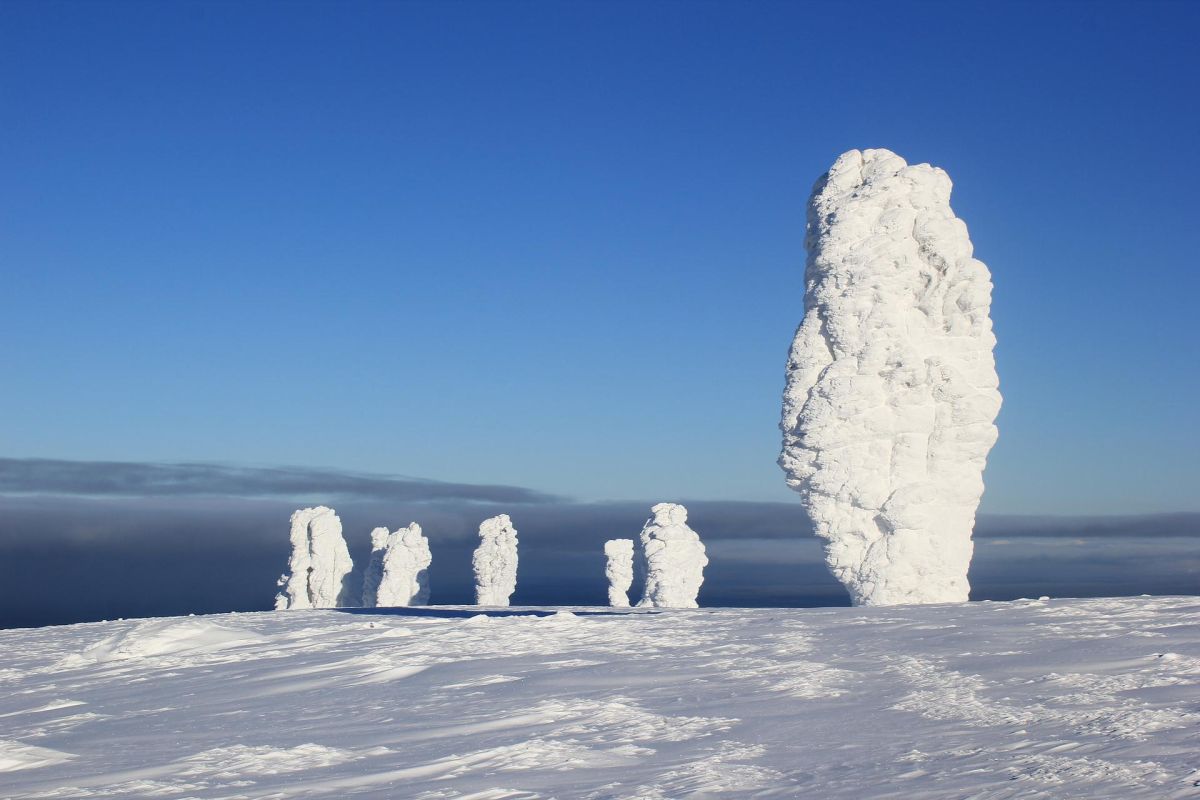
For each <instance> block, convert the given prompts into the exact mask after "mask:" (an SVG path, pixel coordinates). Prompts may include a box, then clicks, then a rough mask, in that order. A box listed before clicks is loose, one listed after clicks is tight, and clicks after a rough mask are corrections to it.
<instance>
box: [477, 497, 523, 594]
mask: <svg viewBox="0 0 1200 800" xmlns="http://www.w3.org/2000/svg"><path fill="white" fill-rule="evenodd" d="M471 568H472V569H473V570H474V572H475V602H476V603H478V604H479V605H481V606H506V605H508V600H509V598H510V597H512V593H513V592H515V591H516V590H517V529H516V528H514V527H513V524H512V520H510V519H509V518H508V514H500V515H498V516H495V517H491V518H489V519H485V520H484V521H483V522H481V523H480V524H479V547H477V548H475V553H474V554H473V555H472V556H471Z"/></svg>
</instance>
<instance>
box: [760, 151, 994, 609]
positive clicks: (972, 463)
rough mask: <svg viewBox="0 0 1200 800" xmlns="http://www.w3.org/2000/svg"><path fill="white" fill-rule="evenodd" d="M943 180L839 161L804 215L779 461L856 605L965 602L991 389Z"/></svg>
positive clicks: (980, 318)
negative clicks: (801, 288)
mask: <svg viewBox="0 0 1200 800" xmlns="http://www.w3.org/2000/svg"><path fill="white" fill-rule="evenodd" d="M950 188H951V183H950V178H949V176H947V175H946V173H945V172H944V171H942V170H940V169H938V168H936V167H931V166H929V165H928V164H917V165H913V166H909V165H908V164H907V163H906V162H905V161H904V159H902V158H900V157H899V156H897V155H896V154H894V153H891V152H889V151H887V150H863V151H858V150H851V151H850V152H848V153H845V154H843V155H842V156H841V157H840V158H838V159H837V161H836V162H835V163H834V165H833V167H832V168H831V169H830V170H829V172H828V173H827V174H826V175H825V176H823V177H822V178H821V179H820V180H819V181H817V184H816V186H815V187H814V188H813V193H812V197H811V198H810V200H809V204H808V232H807V237H806V240H805V247H806V249H807V250H808V262H807V268H806V270H805V293H804V320H803V322H802V323H801V325H800V327H799V329H798V330H797V332H796V338H795V340H794V341H793V343H792V348H791V353H790V355H789V358H788V365H787V385H786V388H785V390H784V395H783V416H782V420H781V422H780V427H781V429H782V430H783V452H782V454H781V455H780V457H779V465H780V466H781V467H782V468H783V470H784V472H785V473H786V475H787V482H788V485H789V486H791V487H792V488H793V489H795V490H796V491H797V492H798V493H799V494H800V499H801V502H802V504H803V506H804V508H805V510H806V511H807V512H808V514H809V516H810V517H811V518H812V521H813V526H814V529H815V531H816V533H817V535H818V536H820V537H822V538H824V539H825V541H826V544H825V559H826V563H827V564H828V565H829V568H830V570H831V571H832V572H833V574H834V576H835V577H836V578H837V579H838V580H839V581H841V582H842V584H843V585H844V586H845V587H846V588H847V590H849V592H850V597H851V600H852V601H853V602H854V603H855V604H856V605H889V604H896V603H940V602H959V601H965V600H966V599H967V596H968V592H969V589H970V587H969V585H968V583H967V568H968V566H969V565H970V563H971V554H972V543H971V531H972V528H973V527H974V524H975V510H976V508H977V507H978V505H979V499H980V497H981V496H982V494H983V470H984V466H985V464H986V460H987V454H988V451H989V450H991V448H992V445H993V444H994V443H995V441H996V435H997V433H996V427H995V425H994V424H993V422H994V421H995V419H996V414H997V413H998V412H999V410H1000V392H999V390H998V385H999V382H998V379H997V376H996V366H995V361H994V359H993V357H992V350H993V348H994V346H995V344H996V338H995V336H994V335H993V333H992V321H991V318H990V316H989V310H990V306H991V292H992V283H991V275H990V273H989V272H988V269H987V267H986V266H984V264H983V263H982V262H980V261H978V260H976V259H975V258H972V247H971V240H970V239H969V238H968V236H967V226H966V225H965V224H964V223H963V222H962V220H960V219H958V218H957V217H955V216H954V212H953V211H952V210H951V209H950Z"/></svg>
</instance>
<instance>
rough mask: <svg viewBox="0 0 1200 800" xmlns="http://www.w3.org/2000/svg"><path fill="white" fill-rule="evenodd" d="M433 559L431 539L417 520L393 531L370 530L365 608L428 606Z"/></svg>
mask: <svg viewBox="0 0 1200 800" xmlns="http://www.w3.org/2000/svg"><path fill="white" fill-rule="evenodd" d="M432 562H433V554H432V553H431V552H430V551H429V540H428V539H426V538H425V535H424V534H423V533H422V532H421V526H420V525H418V524H417V523H415V522H413V523H410V524H409V526H408V527H407V528H399V529H397V530H395V531H393V532H391V533H389V532H388V529H387V528H376V529H375V530H373V531H371V560H370V562H369V563H368V564H367V569H366V572H365V573H364V574H363V597H362V604H363V607H365V608H371V607H375V606H380V607H391V606H414V605H416V606H419V605H425V604H426V603H428V602H429V565H430V564H431V563H432Z"/></svg>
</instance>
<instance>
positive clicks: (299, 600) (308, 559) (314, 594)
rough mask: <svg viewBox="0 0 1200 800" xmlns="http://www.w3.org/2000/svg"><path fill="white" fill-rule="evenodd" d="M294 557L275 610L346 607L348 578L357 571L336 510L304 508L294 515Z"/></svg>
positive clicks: (282, 579) (283, 577)
mask: <svg viewBox="0 0 1200 800" xmlns="http://www.w3.org/2000/svg"><path fill="white" fill-rule="evenodd" d="M291 524H292V531H291V541H292V555H291V557H290V558H289V559H288V572H287V573H285V574H284V575H283V576H282V577H281V578H280V579H279V586H280V587H282V591H281V592H280V593H279V594H277V595H275V608H276V609H278V610H284V609H289V608H337V607H339V606H345V605H347V603H348V598H346V597H345V596H344V584H345V579H346V576H347V575H349V574H350V570H352V569H353V568H354V562H353V561H351V560H350V551H349V550H348V549H347V548H346V540H345V539H343V538H342V521H341V520H340V519H338V515H337V514H336V513H334V510H333V509H332V508H326V507H325V506H317V507H315V508H302V509H300V510H298V511H296V512H295V513H293V514H292V519H291Z"/></svg>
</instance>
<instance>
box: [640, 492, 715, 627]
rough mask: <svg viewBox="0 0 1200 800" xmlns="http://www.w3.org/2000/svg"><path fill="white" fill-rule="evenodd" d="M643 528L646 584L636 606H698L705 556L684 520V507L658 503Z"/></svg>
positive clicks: (694, 533) (642, 539) (696, 536)
mask: <svg viewBox="0 0 1200 800" xmlns="http://www.w3.org/2000/svg"><path fill="white" fill-rule="evenodd" d="M650 513H651V514H653V515H654V516H652V517H651V518H650V519H648V520H646V525H645V527H643V528H642V535H641V544H642V552H641V556H642V559H643V562H644V572H645V576H646V586H645V589H644V591H643V592H642V599H641V600H640V601H639V602H638V606H640V607H646V606H654V607H662V608H698V607H699V604H698V603H697V598H698V596H699V594H700V584H702V583H704V568H705V567H706V566H708V556H707V555H705V552H704V544H703V543H702V542H701V541H700V536H699V535H698V534H697V533H696V532H695V531H694V530H692V529H691V528H689V527H688V524H687V509H686V508H684V507H683V506H681V505H678V504H677V503H659V504H658V505H656V506H654V507H653V508H651V509H650Z"/></svg>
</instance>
